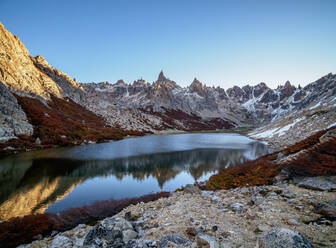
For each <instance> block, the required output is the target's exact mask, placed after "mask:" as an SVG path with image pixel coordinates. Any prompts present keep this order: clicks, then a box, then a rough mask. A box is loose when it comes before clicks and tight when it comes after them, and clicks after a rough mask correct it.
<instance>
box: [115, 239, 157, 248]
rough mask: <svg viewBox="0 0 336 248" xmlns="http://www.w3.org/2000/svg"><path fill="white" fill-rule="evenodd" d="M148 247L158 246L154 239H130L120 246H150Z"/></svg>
mask: <svg viewBox="0 0 336 248" xmlns="http://www.w3.org/2000/svg"><path fill="white" fill-rule="evenodd" d="M150 247H153V248H154V247H158V246H157V244H156V242H155V241H152V240H141V239H133V240H130V241H128V242H127V243H126V244H124V245H123V246H122V248H150Z"/></svg>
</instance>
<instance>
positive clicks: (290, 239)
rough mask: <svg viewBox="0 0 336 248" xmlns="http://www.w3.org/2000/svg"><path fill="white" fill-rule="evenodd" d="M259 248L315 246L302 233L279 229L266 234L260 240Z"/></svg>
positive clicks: (309, 247) (303, 247)
mask: <svg viewBox="0 0 336 248" xmlns="http://www.w3.org/2000/svg"><path fill="white" fill-rule="evenodd" d="M256 247H257V248H313V247H314V246H313V245H312V244H311V243H310V242H309V241H308V240H307V239H306V238H305V237H304V236H302V235H301V234H300V233H298V232H296V231H292V230H290V229H286V228H279V229H276V230H274V231H271V232H267V233H264V234H263V235H262V236H261V237H259V238H258V241H257V246H256Z"/></svg>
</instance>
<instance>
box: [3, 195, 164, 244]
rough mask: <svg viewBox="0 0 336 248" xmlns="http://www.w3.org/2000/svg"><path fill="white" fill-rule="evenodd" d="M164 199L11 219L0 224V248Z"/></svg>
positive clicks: (101, 203)
mask: <svg viewBox="0 0 336 248" xmlns="http://www.w3.org/2000/svg"><path fill="white" fill-rule="evenodd" d="M168 196H169V193H168V192H161V193H157V194H149V195H145V196H141V197H138V198H129V199H122V200H110V201H98V202H95V203H93V204H92V205H89V206H83V207H81V208H72V209H69V210H65V211H63V212H61V213H59V214H51V213H43V214H35V215H29V216H25V217H17V218H12V219H10V220H9V221H6V222H3V223H0V247H7V248H10V247H16V246H18V245H20V244H25V243H30V242H32V241H33V240H34V237H35V236H36V235H38V234H42V235H43V236H45V235H48V234H50V233H51V232H52V231H65V230H69V229H71V228H73V227H75V226H77V225H78V224H81V223H87V224H90V223H94V222H95V221H97V220H100V219H103V218H106V217H109V216H113V215H115V214H117V213H119V212H120V211H121V210H122V209H124V208H125V207H127V206H129V205H131V204H137V203H139V202H145V203H146V202H150V201H155V200H157V199H159V198H162V197H168Z"/></svg>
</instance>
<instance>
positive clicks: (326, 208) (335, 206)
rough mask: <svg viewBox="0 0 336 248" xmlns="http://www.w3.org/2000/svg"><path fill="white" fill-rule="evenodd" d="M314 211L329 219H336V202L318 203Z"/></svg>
mask: <svg viewBox="0 0 336 248" xmlns="http://www.w3.org/2000/svg"><path fill="white" fill-rule="evenodd" d="M314 211H315V212H316V213H318V214H321V215H323V216H324V217H327V218H336V200H333V201H330V202H323V203H318V204H317V206H316V207H315V209H314Z"/></svg>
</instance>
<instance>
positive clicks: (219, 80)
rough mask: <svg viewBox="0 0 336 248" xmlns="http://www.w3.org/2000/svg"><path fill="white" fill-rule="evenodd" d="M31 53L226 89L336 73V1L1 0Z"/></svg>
mask: <svg viewBox="0 0 336 248" xmlns="http://www.w3.org/2000/svg"><path fill="white" fill-rule="evenodd" d="M0 11H1V15H0V21H1V22H2V23H3V24H4V25H5V27H6V28H7V29H9V30H10V31H11V32H12V33H14V34H15V35H18V36H19V37H20V39H21V40H22V41H23V42H24V44H25V45H26V47H27V48H28V50H29V51H30V53H31V54H32V55H33V56H35V55H42V56H44V57H45V58H46V59H47V61H48V62H49V63H50V64H51V65H53V66H54V67H56V68H58V69H60V70H62V71H64V72H66V73H68V74H69V75H70V76H71V77H76V78H77V80H78V81H82V82H91V81H95V82H98V81H110V82H115V81H116V80H118V79H124V80H125V81H128V82H132V81H133V80H135V79H138V78H140V77H142V78H144V79H146V80H147V81H150V82H151V81H154V80H156V78H157V76H158V73H159V71H160V70H161V69H162V70H163V71H164V72H165V74H166V75H167V76H168V77H170V78H171V79H173V80H175V81H176V82H178V83H179V84H180V85H183V86H185V85H188V84H189V83H190V82H191V81H192V80H193V78H194V77H197V78H198V79H200V80H201V81H202V82H205V83H207V84H208V85H220V86H222V87H224V88H228V87H231V86H232V85H245V84H246V83H250V84H256V83H259V82H262V81H263V82H266V83H267V84H268V85H270V86H275V85H277V84H279V83H282V84H283V83H284V82H285V81H286V80H290V81H291V82H293V83H294V84H298V83H301V85H304V84H306V83H309V82H312V81H314V80H316V79H318V78H319V77H320V76H323V75H325V74H327V73H329V72H333V73H336V1H335V0H330V1H328V0H312V1H311V0H302V1H300V0H297V1H295V0H291V1H286V0H282V1H273V0H265V1H257V0H256V1H247V0H235V1H234V0H233V1H224V0H222V1H220V0H219V1H214V0H209V1H205V0H203V1H197V0H193V1H191V0H190V1H183V0H177V1H173V0H169V1H168V0H167V1H166V0H153V1H150V0H141V1H140V0H133V1H130V0H111V1H93V0H92V1H85V0H81V1H80V0H73V1H71V0H66V1H60V0H58V1H42V0H41V1H34V0H30V1H26V0H21V1H19V0H0Z"/></svg>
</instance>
